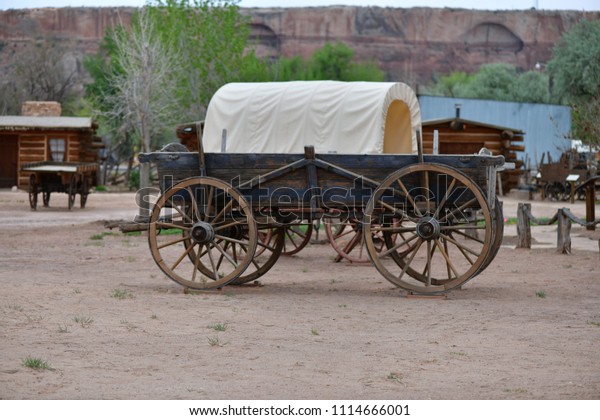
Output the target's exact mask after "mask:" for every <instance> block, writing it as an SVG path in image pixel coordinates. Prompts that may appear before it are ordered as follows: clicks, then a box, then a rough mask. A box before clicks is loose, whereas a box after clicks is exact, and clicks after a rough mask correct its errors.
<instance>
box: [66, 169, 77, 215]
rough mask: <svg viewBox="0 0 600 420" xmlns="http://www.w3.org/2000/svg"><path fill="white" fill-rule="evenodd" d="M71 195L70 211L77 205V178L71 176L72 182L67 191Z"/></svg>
mask: <svg viewBox="0 0 600 420" xmlns="http://www.w3.org/2000/svg"><path fill="white" fill-rule="evenodd" d="M67 194H69V210H71V209H72V208H73V204H75V196H76V195H77V176H76V175H74V174H73V175H71V181H70V182H69V189H68V191H67Z"/></svg>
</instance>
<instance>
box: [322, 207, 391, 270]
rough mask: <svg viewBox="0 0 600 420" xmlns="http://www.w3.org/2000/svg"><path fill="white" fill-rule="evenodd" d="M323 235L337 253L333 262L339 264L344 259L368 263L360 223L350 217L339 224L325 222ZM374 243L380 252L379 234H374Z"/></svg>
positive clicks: (380, 240) (380, 238)
mask: <svg viewBox="0 0 600 420" xmlns="http://www.w3.org/2000/svg"><path fill="white" fill-rule="evenodd" d="M325 233H326V235H327V239H328V240H329V243H330V244H331V246H332V247H333V249H334V250H335V251H336V252H337V256H336V257H335V259H334V261H335V262H340V261H342V259H346V260H348V261H350V262H352V263H367V262H369V261H370V260H369V257H368V255H367V254H366V253H365V252H364V251H365V242H364V240H363V234H364V233H363V228H362V222H361V221H359V220H358V219H356V218H354V217H350V218H348V219H346V220H343V221H341V222H339V223H334V222H333V220H332V219H328V220H327V221H326V222H325ZM373 235H375V237H376V238H375V239H374V241H375V242H376V243H377V247H378V248H379V249H380V250H381V248H382V247H383V245H382V244H383V239H382V237H381V233H380V232H374V233H373Z"/></svg>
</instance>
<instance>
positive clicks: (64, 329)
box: [58, 324, 69, 333]
mask: <svg viewBox="0 0 600 420" xmlns="http://www.w3.org/2000/svg"><path fill="white" fill-rule="evenodd" d="M58 332H59V333H68V332H69V326H68V325H66V324H64V325H59V326H58Z"/></svg>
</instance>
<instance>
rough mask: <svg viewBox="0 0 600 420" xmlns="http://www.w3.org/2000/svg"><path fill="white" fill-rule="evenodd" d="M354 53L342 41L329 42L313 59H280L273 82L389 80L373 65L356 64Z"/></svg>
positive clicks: (317, 51)
mask: <svg viewBox="0 0 600 420" xmlns="http://www.w3.org/2000/svg"><path fill="white" fill-rule="evenodd" d="M353 59H354V50H352V49H351V48H350V47H348V46H347V45H345V44H344V43H342V42H337V43H335V44H330V43H326V44H325V45H324V46H323V47H322V48H319V49H317V50H315V52H314V53H313V55H312V57H311V58H310V59H308V60H303V59H302V58H301V57H299V56H294V57H291V58H280V59H279V60H278V61H277V62H276V63H275V65H274V69H273V70H272V71H273V79H274V80H279V81H288V80H339V81H345V82H353V81H372V82H375V81H376V82H381V81H383V80H385V74H384V73H383V72H382V71H381V70H380V69H379V67H377V64H375V63H373V62H356V61H354V60H353Z"/></svg>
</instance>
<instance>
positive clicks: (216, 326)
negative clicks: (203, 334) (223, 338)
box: [207, 323, 227, 331]
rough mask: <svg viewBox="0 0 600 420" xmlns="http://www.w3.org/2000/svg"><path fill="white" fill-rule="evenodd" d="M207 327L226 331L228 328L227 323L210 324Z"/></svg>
mask: <svg viewBox="0 0 600 420" xmlns="http://www.w3.org/2000/svg"><path fill="white" fill-rule="evenodd" d="M207 328H210V329H213V330H215V331H225V330H227V323H217V324H210V325H209V326H208V327H207Z"/></svg>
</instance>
